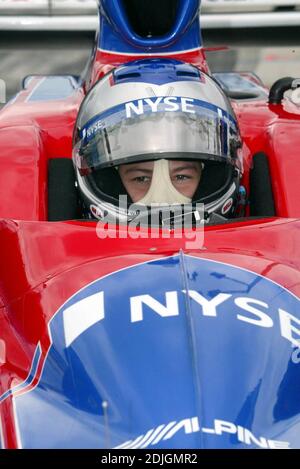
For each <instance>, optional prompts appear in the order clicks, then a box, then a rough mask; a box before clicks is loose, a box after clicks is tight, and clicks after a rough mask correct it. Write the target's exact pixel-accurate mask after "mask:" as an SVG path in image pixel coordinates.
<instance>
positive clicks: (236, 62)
mask: <svg viewBox="0 0 300 469" xmlns="http://www.w3.org/2000/svg"><path fill="white" fill-rule="evenodd" d="M162 1H163V0H162ZM202 3H203V5H202V15H203V18H202V27H203V42H204V46H205V47H215V46H228V49H227V50H225V51H217V52H208V53H207V59H208V63H209V65H210V67H211V70H212V71H253V72H255V73H256V74H257V75H258V76H259V77H260V78H261V79H262V80H263V81H264V83H265V84H266V85H269V86H270V85H271V84H272V83H273V82H274V81H275V80H276V79H277V78H279V77H282V76H287V75H288V76H294V77H300V0H291V1H289V0H266V1H264V2H262V1H260V0H249V1H247V0H234V1H233V0H203V1H202ZM95 12H96V0H0V79H2V80H4V81H5V83H6V88H7V99H10V98H11V97H12V96H13V95H14V94H15V93H16V92H17V91H18V90H19V88H20V86H21V82H22V79H23V77H25V76H26V75H28V74H61V73H67V74H75V75H79V74H80V73H81V71H82V70H83V68H84V66H85V65H86V62H87V60H88V58H89V54H90V52H91V47H92V43H93V39H94V35H95V33H94V31H95V27H96V24H97V19H96V16H95ZM257 25H259V26H257ZM238 26H240V27H238ZM241 26H242V27H241Z"/></svg>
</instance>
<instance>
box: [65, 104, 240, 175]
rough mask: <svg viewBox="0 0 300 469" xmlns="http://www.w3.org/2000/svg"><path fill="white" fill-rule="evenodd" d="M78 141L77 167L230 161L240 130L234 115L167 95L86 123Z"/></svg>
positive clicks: (130, 105)
mask: <svg viewBox="0 0 300 469" xmlns="http://www.w3.org/2000/svg"><path fill="white" fill-rule="evenodd" d="M158 101H159V102H158ZM144 102H145V103H144ZM149 103H150V104H149ZM79 137H80V140H79V141H78V143H77V145H76V146H75V148H74V160H75V164H76V166H77V167H78V169H87V168H93V169H97V168H104V167H107V166H117V165H119V164H124V163H128V162H134V161H143V160H147V159H155V158H157V159H158V158H163V157H168V155H170V156H169V157H172V159H175V158H180V159H183V158H195V155H197V156H196V157H199V158H202V159H205V158H206V159H218V160H221V161H227V162H228V159H231V156H232V143H233V142H234V141H236V142H237V141H238V130H237V125H236V122H235V120H234V119H233V117H232V116H231V115H230V114H228V113H227V112H226V111H224V110H222V109H220V108H218V107H216V106H213V105H211V104H209V103H206V102H203V101H199V100H195V99H188V98H176V97H167V98H155V99H154V98H153V99H151V100H150V99H145V100H138V101H136V102H130V103H124V104H123V105H120V106H117V107H115V108H113V109H111V110H109V111H108V112H106V113H103V114H102V115H99V116H96V117H95V118H93V119H92V120H91V121H90V122H88V123H87V125H86V126H85V127H84V128H83V129H81V130H80V133H79Z"/></svg>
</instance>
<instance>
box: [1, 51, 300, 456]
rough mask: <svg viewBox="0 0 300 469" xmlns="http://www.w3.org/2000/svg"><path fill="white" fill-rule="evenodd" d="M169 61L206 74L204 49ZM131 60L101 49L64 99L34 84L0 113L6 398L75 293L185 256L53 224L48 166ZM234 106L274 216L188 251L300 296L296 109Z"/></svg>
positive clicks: (67, 152) (12, 444) (5, 408)
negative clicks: (105, 81)
mask: <svg viewBox="0 0 300 469" xmlns="http://www.w3.org/2000/svg"><path fill="white" fill-rule="evenodd" d="M225 53H226V52H225ZM172 57H173V58H178V59H181V60H184V61H187V62H190V63H193V64H194V65H196V66H198V67H199V68H200V69H201V70H202V71H205V72H207V71H208V67H207V64H206V61H205V56H204V53H203V50H202V49H199V51H198V52H197V51H196V52H192V53H186V54H181V55H180V56H178V55H172ZM136 58H137V57H135V59H136ZM130 59H131V58H130V57H128V56H116V55H113V54H107V53H102V52H98V53H97V54H96V56H95V57H94V59H93V61H92V63H91V67H90V70H89V73H88V76H87V78H86V80H85V82H84V84H83V86H82V87H81V88H78V89H77V90H75V91H74V93H73V94H72V95H71V96H70V97H69V98H67V99H62V100H53V101H46V102H44V101H40V102H39V101H37V102H28V101H27V99H28V97H29V96H30V94H31V93H32V92H33V90H34V89H35V88H36V87H37V86H38V85H39V83H40V81H41V80H42V78H38V77H36V78H34V79H32V80H31V82H30V84H29V85H28V87H27V89H25V90H23V91H21V92H20V93H19V94H18V95H17V97H16V98H15V100H14V101H13V102H12V103H9V104H8V105H7V106H6V107H5V108H4V109H3V110H2V112H1V114H0V145H1V171H0V193H1V198H0V217H1V219H2V221H1V222H0V246H1V262H0V279H1V280H0V311H1V315H0V322H1V337H0V367H1V380H0V387H1V390H0V394H3V393H4V392H6V391H7V390H8V389H10V388H11V387H12V386H13V385H14V384H16V383H18V382H22V381H23V380H24V379H25V378H26V376H27V375H28V372H29V369H30V364H31V361H32V355H33V352H34V349H35V347H36V345H37V343H38V342H40V344H41V348H42V353H43V354H45V353H46V351H47V349H48V347H49V336H48V322H49V320H50V319H51V317H52V316H53V315H54V314H55V312H56V311H57V309H58V308H59V307H60V306H61V305H62V304H63V303H64V302H65V301H66V300H67V299H68V298H69V297H70V296H71V295H73V294H74V293H75V292H77V291H78V290H79V289H81V288H82V287H84V286H85V285H87V284H88V283H90V282H92V281H94V280H95V279H97V278H99V277H101V276H104V275H106V274H108V273H111V272H113V271H116V270H118V269H121V268H123V267H126V266H129V265H133V264H137V263H139V262H143V261H145V260H150V259H155V258H158V257H163V256H167V255H171V254H174V253H176V252H178V251H179V250H180V249H183V250H185V251H186V248H185V241H186V240H185V239H156V240H155V239H140V240H139V241H136V240H133V239H106V240H99V238H98V237H97V236H96V223H95V222H59V223H50V222H47V164H48V161H49V159H51V158H58V157H64V158H65V157H68V158H71V155H72V134H73V128H74V123H75V119H76V115H77V112H78V109H79V106H80V103H81V101H82V99H83V98H84V96H85V94H86V92H87V91H88V89H89V88H90V87H91V86H92V85H93V84H94V83H95V82H96V81H97V80H99V79H100V78H101V77H102V76H103V75H104V74H106V73H107V72H108V71H109V70H111V69H112V68H113V67H114V66H116V65H119V64H121V63H124V62H125V61H127V60H130ZM233 107H234V110H235V112H236V114H237V116H238V121H239V125H240V129H241V134H242V137H243V140H244V147H243V157H244V185H245V186H246V187H247V188H248V186H249V183H248V180H249V169H250V168H251V159H252V156H253V155H254V154H255V153H257V152H264V153H266V154H267V155H268V157H269V163H270V172H271V178H272V187H273V193H274V199H275V206H276V215H277V217H276V218H272V219H265V220H262V219H260V220H252V221H245V222H241V221H239V222H236V223H231V224H225V225H218V226H216V227H208V228H207V229H206V231H205V243H204V248H203V249H201V250H194V251H190V252H193V254H194V255H197V256H199V257H200V256H202V257H206V258H209V259H214V260H219V261H223V262H227V263H230V264H234V265H237V266H240V267H244V268H247V269H249V270H251V271H254V272H256V273H259V274H261V275H263V276H266V277H268V278H270V279H272V280H274V281H275V282H277V283H279V284H281V285H282V286H284V287H286V288H287V289H288V290H290V291H291V292H293V293H294V294H296V295H298V296H299V295H300V243H299V233H300V220H297V219H298V218H300V204H299V202H298V201H299V196H300V186H299V183H298V181H299V180H300V165H299V163H298V159H299V123H300V109H299V107H296V106H294V105H293V104H292V103H290V102H288V101H286V102H284V103H283V105H272V106H271V105H269V104H268V103H267V102H266V100H261V101H253V100H252V101H250V102H245V101H244V102H238V101H233ZM33 385H34V382H33V383H31V384H30V386H33ZM0 408H1V421H2V425H1V426H2V433H3V442H4V446H5V447H7V448H16V447H18V441H17V434H16V428H15V426H14V418H13V406H12V399H11V398H8V399H6V400H5V401H4V402H3V404H2V405H1V406H0Z"/></svg>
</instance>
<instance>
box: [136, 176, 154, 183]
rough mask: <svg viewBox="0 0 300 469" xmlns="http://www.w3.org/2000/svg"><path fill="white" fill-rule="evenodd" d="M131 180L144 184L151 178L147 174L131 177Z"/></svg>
mask: <svg viewBox="0 0 300 469" xmlns="http://www.w3.org/2000/svg"><path fill="white" fill-rule="evenodd" d="M133 181H134V182H137V183H139V184H146V183H148V182H150V181H151V178H150V177H149V176H137V177H135V178H133Z"/></svg>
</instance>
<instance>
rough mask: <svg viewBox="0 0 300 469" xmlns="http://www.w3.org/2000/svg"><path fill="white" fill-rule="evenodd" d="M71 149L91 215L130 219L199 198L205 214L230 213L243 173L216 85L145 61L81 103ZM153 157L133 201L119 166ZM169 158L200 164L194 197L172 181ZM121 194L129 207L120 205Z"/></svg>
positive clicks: (113, 76) (178, 67)
mask: <svg viewBox="0 0 300 469" xmlns="http://www.w3.org/2000/svg"><path fill="white" fill-rule="evenodd" d="M73 148H74V149H73V160H74V164H75V168H76V173H77V180H78V186H79V190H80V193H81V195H82V199H83V201H84V205H85V207H86V208H87V209H88V210H89V211H90V212H91V214H92V216H93V217H96V218H100V219H101V218H102V217H103V214H104V213H105V214H106V215H107V213H111V215H112V217H113V219H114V220H116V219H117V220H119V221H120V222H127V221H130V220H132V219H133V218H134V217H135V214H136V213H138V212H139V213H140V211H141V210H142V211H147V210H148V208H149V206H150V205H151V204H152V202H154V203H155V204H156V206H157V205H161V207H163V206H165V205H172V207H173V206H174V205H176V204H177V205H181V204H185V203H192V204H199V203H203V204H204V207H205V213H206V217H207V218H209V217H210V215H211V214H212V213H216V214H219V215H222V216H224V217H226V218H229V217H233V216H234V215H235V210H236V204H237V198H238V191H239V181H240V177H241V166H240V159H239V149H240V148H241V139H240V134H239V129H238V124H237V120H236V117H235V115H234V112H233V110H232V107H231V104H230V102H229V100H228V98H227V96H226V95H225V94H224V92H223V91H222V89H221V88H220V86H219V85H218V84H217V83H216V82H215V80H214V79H213V78H211V77H210V76H208V75H206V74H205V73H203V72H201V71H199V70H198V69H197V68H196V67H194V66H192V65H188V64H186V63H183V62H180V61H177V60H172V59H143V60H138V61H134V62H130V63H128V64H126V65H124V66H121V67H119V68H116V69H115V70H113V71H112V72H110V73H108V74H107V75H106V76H105V77H104V78H103V79H102V80H100V81H99V82H97V83H96V85H95V86H94V87H93V88H92V89H91V90H90V92H89V93H88V94H87V96H86V98H85V99H84V101H83V103H82V105H81V108H80V110H79V114H78V118H77V122H76V129H75V134H74V147H73ZM150 161H151V162H154V170H153V177H152V181H150V188H149V191H148V193H147V194H145V195H144V196H143V197H142V198H141V199H140V200H132V199H131V197H130V193H128V190H127V188H126V187H125V185H124V181H123V180H122V178H121V177H120V171H119V168H120V167H123V165H129V164H132V163H141V162H150ZM169 161H189V162H190V161H195V162H198V164H199V165H201V177H200V181H199V184H198V186H197V188H196V190H195V191H194V193H193V194H192V195H191V196H189V197H186V196H184V195H183V194H179V191H178V190H177V189H176V188H174V187H173V186H172V183H171V180H170V178H169V175H168V166H167V165H168V164H169ZM158 162H160V163H158ZM154 174H155V175H156V180H155V177H154ZM159 177H160V178H161V180H158V178H159ZM160 194H161V198H162V199H164V200H159V197H160ZM124 195H127V196H128V205H126V206H124V204H121V205H122V206H120V201H119V197H120V196H124ZM154 195H155V196H154ZM157 199H158V200H157ZM132 201H134V202H135V207H136V206H137V208H135V209H134V210H132V208H130V206H131V203H132ZM161 207H160V208H161ZM161 209H162V208H161ZM136 210H137V211H136Z"/></svg>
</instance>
